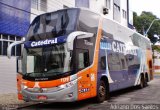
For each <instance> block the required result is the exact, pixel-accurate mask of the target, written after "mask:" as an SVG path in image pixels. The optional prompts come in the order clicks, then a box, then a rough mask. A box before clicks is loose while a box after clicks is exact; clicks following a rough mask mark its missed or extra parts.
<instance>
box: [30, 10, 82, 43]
mask: <svg viewBox="0 0 160 110" xmlns="http://www.w3.org/2000/svg"><path fill="white" fill-rule="evenodd" d="M78 14H79V10H78V9H65V10H60V11H56V12H53V13H46V14H43V15H40V16H38V17H36V18H35V20H34V21H33V22H32V24H31V26H30V28H29V31H28V34H27V37H28V39H27V40H30V41H34V40H44V39H48V38H54V37H58V36H64V35H68V34H70V33H71V32H73V31H75V29H76V25H77V18H78Z"/></svg>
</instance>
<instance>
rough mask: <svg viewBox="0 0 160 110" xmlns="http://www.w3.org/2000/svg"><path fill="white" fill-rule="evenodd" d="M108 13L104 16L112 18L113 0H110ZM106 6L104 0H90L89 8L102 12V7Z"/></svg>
mask: <svg viewBox="0 0 160 110" xmlns="http://www.w3.org/2000/svg"><path fill="white" fill-rule="evenodd" d="M110 2H111V3H110V9H109V10H108V11H109V13H108V14H106V16H107V17H108V18H109V19H113V0H111V1H110ZM104 7H106V0H90V6H89V8H90V9H91V10H93V11H94V12H97V13H101V14H103V8H104Z"/></svg>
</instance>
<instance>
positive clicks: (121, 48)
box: [100, 41, 137, 56]
mask: <svg viewBox="0 0 160 110" xmlns="http://www.w3.org/2000/svg"><path fill="white" fill-rule="evenodd" d="M100 48H101V49H105V50H111V51H113V52H117V53H122V54H125V55H126V54H131V55H136V56H137V49H134V48H129V49H127V47H126V46H125V44H124V43H121V42H117V41H113V42H101V43H100Z"/></svg>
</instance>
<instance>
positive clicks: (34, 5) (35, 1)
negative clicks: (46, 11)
mask: <svg viewBox="0 0 160 110" xmlns="http://www.w3.org/2000/svg"><path fill="white" fill-rule="evenodd" d="M38 4H39V0H31V7H32V8H34V9H37V10H38V7H39V5H38Z"/></svg>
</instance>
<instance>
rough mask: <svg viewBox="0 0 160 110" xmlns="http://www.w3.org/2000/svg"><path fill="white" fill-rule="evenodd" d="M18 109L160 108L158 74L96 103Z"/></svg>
mask: <svg viewBox="0 0 160 110" xmlns="http://www.w3.org/2000/svg"><path fill="white" fill-rule="evenodd" d="M19 109H20V110H109V109H110V110H128V109H129V110H160V75H155V77H154V80H152V81H151V82H149V85H148V86H147V87H145V88H143V89H138V88H137V87H131V88H128V89H124V90H120V91H116V92H113V93H111V99H110V100H109V101H105V102H103V103H101V104H97V103H95V102H94V101H93V99H88V100H83V101H79V102H73V103H41V104H36V105H33V106H28V107H25V108H19Z"/></svg>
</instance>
